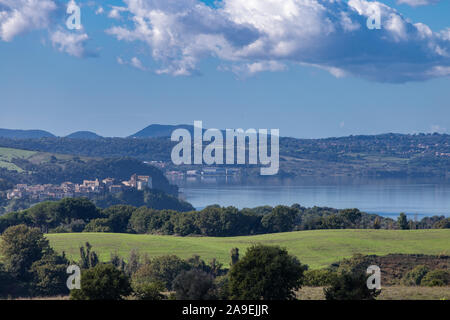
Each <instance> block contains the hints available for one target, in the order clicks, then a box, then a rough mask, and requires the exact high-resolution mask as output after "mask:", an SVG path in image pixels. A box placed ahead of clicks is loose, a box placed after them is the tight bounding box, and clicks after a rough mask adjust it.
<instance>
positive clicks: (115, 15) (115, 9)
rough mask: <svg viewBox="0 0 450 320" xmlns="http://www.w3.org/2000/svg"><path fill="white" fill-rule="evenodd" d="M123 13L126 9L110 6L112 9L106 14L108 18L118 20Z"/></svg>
mask: <svg viewBox="0 0 450 320" xmlns="http://www.w3.org/2000/svg"><path fill="white" fill-rule="evenodd" d="M124 11H126V8H123V7H117V6H112V9H111V10H110V11H109V13H108V18H112V19H120V18H121V16H120V14H121V13H122V12H124Z"/></svg>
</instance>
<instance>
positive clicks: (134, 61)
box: [117, 57, 148, 71]
mask: <svg viewBox="0 0 450 320" xmlns="http://www.w3.org/2000/svg"><path fill="white" fill-rule="evenodd" d="M117 63H118V64H121V65H129V66H131V67H133V68H136V69H139V70H142V71H148V69H147V68H146V67H144V65H143V63H142V62H141V60H139V58H137V57H133V58H131V60H130V61H126V60H124V59H123V58H122V57H117Z"/></svg>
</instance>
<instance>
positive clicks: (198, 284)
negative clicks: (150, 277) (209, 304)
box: [173, 269, 216, 300]
mask: <svg viewBox="0 0 450 320" xmlns="http://www.w3.org/2000/svg"><path fill="white" fill-rule="evenodd" d="M173 290H175V296H176V298H177V299H178V300H212V299H215V298H216V294H215V285H214V277H213V276H211V275H210V274H207V273H206V272H204V271H201V270H198V269H192V270H189V271H182V272H181V273H180V274H179V275H178V276H177V277H176V278H175V280H174V281H173Z"/></svg>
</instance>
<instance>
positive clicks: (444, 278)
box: [422, 270, 450, 287]
mask: <svg viewBox="0 0 450 320" xmlns="http://www.w3.org/2000/svg"><path fill="white" fill-rule="evenodd" d="M449 284H450V272H449V271H447V270H432V271H430V272H428V273H427V274H426V276H425V277H423V279H422V285H424V286H428V287H435V286H439V287H442V286H448V285H449Z"/></svg>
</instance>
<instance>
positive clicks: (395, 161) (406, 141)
mask: <svg viewBox="0 0 450 320" xmlns="http://www.w3.org/2000/svg"><path fill="white" fill-rule="evenodd" d="M174 127H175V126H172V127H171V128H172V129H173V128H174ZM172 129H171V130H172ZM165 130H167V128H166V129H165ZM166 133H167V131H166ZM166 133H164V132H163V131H160V133H157V132H156V131H152V132H150V133H149V134H154V135H156V134H161V135H165V134H166ZM139 135H140V136H142V137H144V136H145V135H144V133H142V132H141V133H139ZM175 144H176V143H175V142H171V141H170V139H169V138H168V136H166V137H153V138H145V139H137V138H103V139H97V140H79V139H67V138H44V139H20V140H18V139H6V138H1V137H0V146H1V147H8V148H17V149H25V150H34V151H40V152H49V153H58V154H73V155H78V156H88V157H124V156H126V157H133V158H137V159H140V160H143V161H150V160H157V161H166V162H168V163H170V162H171V157H170V155H171V150H172V148H173V146H174V145H175ZM204 145H205V146H206V145H207V143H205V144H204ZM182 169H183V168H182ZM247 169H248V168H247ZM252 170H253V171H252ZM252 170H248V171H247V172H246V174H247V175H248V176H257V175H258V176H259V169H258V168H253V169H252ZM279 175H280V176H283V177H286V176H288V177H296V176H299V177H307V176H309V177H318V176H321V177H332V176H340V177H342V176H345V177H394V178H404V177H450V135H446V134H414V135H409V134H408V135H405V134H382V135H375V136H349V137H341V138H328V139H295V138H283V137H282V138H280V173H279Z"/></svg>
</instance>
